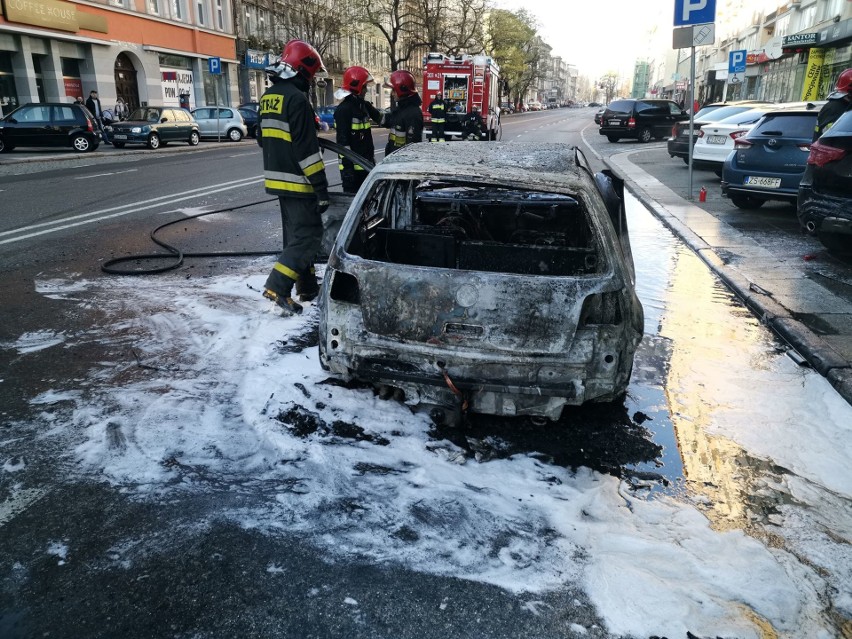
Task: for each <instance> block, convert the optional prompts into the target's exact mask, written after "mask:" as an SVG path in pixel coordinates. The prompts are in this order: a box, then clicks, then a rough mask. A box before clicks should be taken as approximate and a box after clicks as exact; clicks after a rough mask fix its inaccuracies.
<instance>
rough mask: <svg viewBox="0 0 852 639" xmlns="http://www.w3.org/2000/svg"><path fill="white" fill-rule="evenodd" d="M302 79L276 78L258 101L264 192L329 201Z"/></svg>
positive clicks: (311, 110) (306, 85)
mask: <svg viewBox="0 0 852 639" xmlns="http://www.w3.org/2000/svg"><path fill="white" fill-rule="evenodd" d="M307 90H308V84H307V82H305V81H304V80H303V79H302V78H299V77H295V78H288V79H286V80H282V79H280V78H275V79H273V81H272V86H270V87H269V89H267V91H266V93H264V94H263V96H262V97H261V98H260V108H259V117H260V135H259V136H258V144H260V145H261V147H263V177H264V185H265V186H266V192H267V193H271V194H272V195H284V196H287V197H297V198H319V199H320V200H327V199H328V180H327V179H326V177H325V164H324V163H323V161H322V154H321V153H320V149H319V142H318V140H317V131H316V124H315V122H316V120H315V117H316V116H315V115H314V110H313V108H311V103H310V102H309V101H308V95H307V93H306V91H307Z"/></svg>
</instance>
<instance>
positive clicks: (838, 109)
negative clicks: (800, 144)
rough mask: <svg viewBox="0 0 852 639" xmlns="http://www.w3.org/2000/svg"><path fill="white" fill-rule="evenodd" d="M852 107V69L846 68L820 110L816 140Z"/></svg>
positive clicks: (816, 127)
mask: <svg viewBox="0 0 852 639" xmlns="http://www.w3.org/2000/svg"><path fill="white" fill-rule="evenodd" d="M850 109H852V69H846V70H845V71H844V72H843V73H841V74H840V75H839V76H837V83H836V84H835V85H834V92H833V93H830V94H829V96H828V102H826V103H825V104H824V105H823V107H822V108H821V109H820V110H819V115H817V121H816V126H815V127H814V141H816V139H817V138H818V137H819V136H821V135H822V134H823V133H825V132H826V131H828V130H829V129H830V128H831V125H832V124H834V123H835V121H836V120H837V118H839V117H840V116H841V115H843V114H844V113H846V112H847V111H849V110H850Z"/></svg>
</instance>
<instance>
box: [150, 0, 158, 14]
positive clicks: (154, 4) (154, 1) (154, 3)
mask: <svg viewBox="0 0 852 639" xmlns="http://www.w3.org/2000/svg"><path fill="white" fill-rule="evenodd" d="M148 13H150V14H151V15H154V16H158V15H160V0H148Z"/></svg>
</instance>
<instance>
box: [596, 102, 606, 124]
mask: <svg viewBox="0 0 852 639" xmlns="http://www.w3.org/2000/svg"><path fill="white" fill-rule="evenodd" d="M604 111H606V107H605V106H602V107H600V108H599V109H598V110H597V111H595V124H600V123H601V117H603V114H604Z"/></svg>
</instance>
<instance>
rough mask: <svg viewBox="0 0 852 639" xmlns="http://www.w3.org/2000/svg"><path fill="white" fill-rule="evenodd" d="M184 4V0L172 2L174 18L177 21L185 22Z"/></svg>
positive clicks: (173, 0)
mask: <svg viewBox="0 0 852 639" xmlns="http://www.w3.org/2000/svg"><path fill="white" fill-rule="evenodd" d="M183 3H184V0H172V18H174V19H175V20H181V21H183V19H184V14H185V11H184V8H183Z"/></svg>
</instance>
